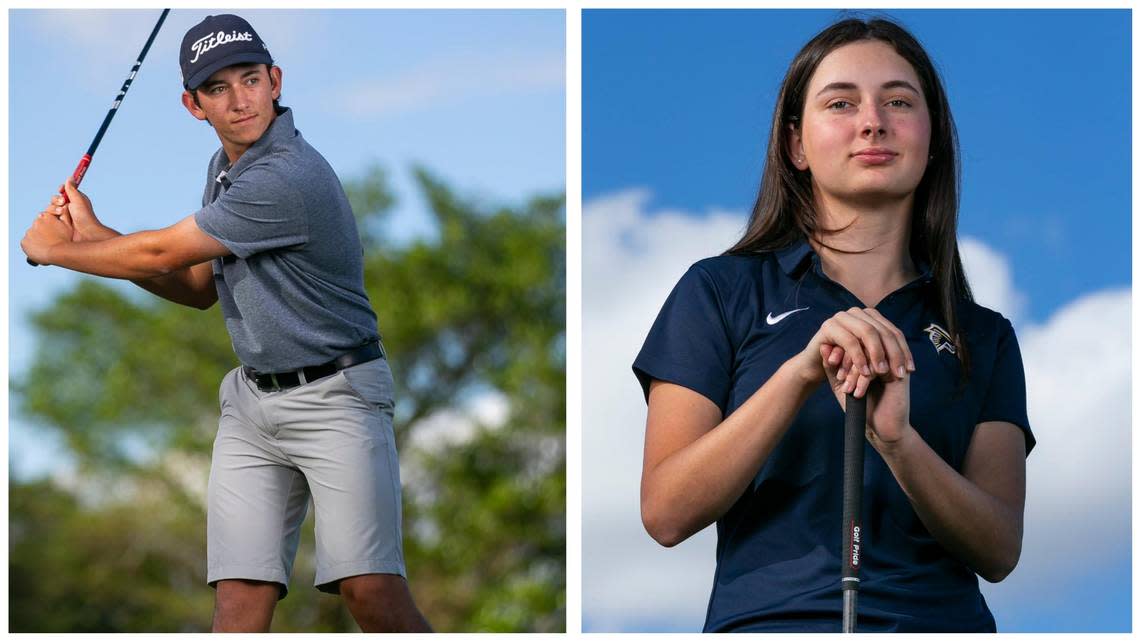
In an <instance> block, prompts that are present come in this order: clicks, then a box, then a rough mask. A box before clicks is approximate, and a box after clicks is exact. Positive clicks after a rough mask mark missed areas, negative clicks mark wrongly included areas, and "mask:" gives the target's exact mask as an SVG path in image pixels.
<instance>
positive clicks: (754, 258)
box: [633, 241, 1035, 632]
mask: <svg viewBox="0 0 1140 641" xmlns="http://www.w3.org/2000/svg"><path fill="white" fill-rule="evenodd" d="M936 301H937V289H936V287H935V285H934V284H933V282H932V277H931V275H930V272H929V270H925V271H924V273H923V275H922V276H921V277H919V278H918V279H916V280H915V281H913V282H911V283H908V284H907V285H905V286H903V287H902V288H900V289H898V290H897V291H895V292H893V293H891V294H889V295H888V296H887V297H885V298H884V299H883V300H882V301H881V302H880V303H879V304H878V306H877V307H876V309H878V311H879V312H880V313H881V314H882V315H883V316H885V317H886V318H887V319H888V320H890V321H891V322H892V323H894V324H895V326H897V327H898V328H899V330H901V331H902V332H903V333H904V334H905V335H906V337H907V343H908V345H909V346H910V350H911V353H912V354H913V356H914V361H915V367H916V371H915V372H914V374H913V375H912V378H911V386H910V397H911V400H910V403H911V407H910V422H911V425H913V426H914V428H915V429H916V430H917V432H918V433H919V434H920V435H921V436H922V439H923V440H924V441H926V443H927V444H928V445H929V446H930V447H931V448H932V449H933V450H934V451H935V452H937V453H938V455H939V456H941V457H942V458H943V459H944V460H945V461H946V462H947V463H949V464H950V465H951V466H952V467H953V468H954V469H955V470H957V471H958V472H959V473H960V472H961V471H962V463H963V461H964V460H965V457H966V450H967V448H968V447H969V444H970V438H971V436H972V435H973V432H974V428H975V426H976V425H977V424H979V423H982V422H985V421H1008V422H1010V423H1013V424H1014V425H1017V426H1018V427H1020V428H1021V429H1022V430H1023V431H1024V434H1025V440H1026V452H1027V453H1028V451H1029V450H1031V449H1033V445H1034V443H1035V440H1034V437H1033V433H1032V431H1031V430H1030V427H1029V420H1028V418H1027V415H1026V407H1025V374H1024V370H1023V368H1022V363H1021V353H1020V351H1019V349H1018V346H1017V338H1016V337H1015V336H1014V332H1013V328H1012V326H1011V325H1010V323H1009V321H1008V320H1006V319H1005V318H1004V317H1002V316H1001V315H1000V314H998V313H996V312H994V311H991V310H989V309H986V308H984V307H982V306H980V305H977V304H974V303H962V304H961V305H959V307H958V317H959V323H960V325H961V331H962V334H963V336H964V338H965V341H966V344H967V346H968V348H969V350H970V359H971V372H970V377H969V379H968V380H967V381H966V383H965V384H964V385H963V384H962V382H961V380H960V373H961V369H960V362H959V360H958V357H957V355H956V354H954V353H953V352H952V351H951V348H952V344H949V343H948V342H947V341H946V339H945V334H944V328H945V322H944V321H943V320H942V319H940V318H939V317H938V316H937V313H936V311H935V310H936V309H937V307H936ZM851 307H865V305H863V304H862V303H861V302H860V301H859V300H858V299H857V298H856V297H855V296H854V295H853V294H851V293H850V292H849V291H847V290H846V289H845V288H844V287H843V286H841V285H839V284H838V283H836V282H834V281H832V280H831V279H829V278H828V277H827V276H826V275H824V273H823V271H822V269H820V263H819V257H818V256H817V255H816V253H815V252H814V251H813V250H812V249H811V246H810V245H809V244H808V243H807V242H805V241H801V242H799V243H797V244H795V245H794V246H792V247H789V248H787V249H783V250H780V251H775V252H762V253H757V254H752V255H746V256H744V255H741V256H733V255H725V256H717V257H715V258H708V259H705V260H702V261H700V262H698V263H696V264H694V265H693V266H692V267H691V268H690V269H689V271H688V272H687V273H686V274H685V275H684V276H683V277H682V278H681V280H680V282H678V283H677V286H676V287H675V288H674V289H673V292H672V293H671V294H670V295H669V298H668V299H667V300H666V301H665V305H664V307H662V309H661V313H660V314H659V315H658V317H657V320H656V322H654V324H653V328H652V329H651V330H650V332H649V336H648V337H647V338H646V339H645V345H644V346H643V347H642V349H641V352H640V353H639V354H638V356H637V360H636V361H635V362H634V365H633V369H634V373H635V374H636V375H637V378H638V379H639V381H640V382H641V386H642V389H643V391H644V393H645V394H646V396H647V397H648V394H649V384H650V382H651V381H652V380H653V379H658V380H662V381H668V382H670V383H676V384H678V385H682V386H684V387H687V388H689V389H692V390H694V391H696V392H698V393H700V394H701V395H703V396H705V397H706V398H708V399H709V400H711V401H712V402H713V403H716V405H717V406H718V407H719V408H720V409H721V412H722V413H723V415H724V416H728V415H729V414H731V413H732V412H734V411H735V410H736V408H738V407H739V406H740V405H741V404H743V403H744V402H745V401H746V400H747V399H748V398H749V397H751V396H752V394H753V393H755V392H756V390H757V389H759V388H760V386H761V385H763V384H764V383H765V381H767V380H768V378H769V377H770V376H772V374H773V373H775V371H776V370H777V369H778V368H779V367H780V366H781V365H782V364H783V363H784V362H786V361H787V360H788V359H789V358H791V357H792V356H794V355H796V354H797V353H799V352H801V351H802V350H803V349H804V347H805V346H806V345H807V344H808V342H809V341H810V340H811V337H812V336H814V335H815V333H816V332H817V331H818V330H819V327H820V326H821V325H822V324H823V322H824V321H826V320H827V319H828V318H830V317H832V316H834V315H835V314H836V313H838V312H840V311H843V310H846V309H849V308H851ZM793 310H798V311H794V312H793ZM789 312H792V313H789ZM784 314H786V315H785V316H783V317H782V318H780V316H781V315H784ZM770 320H775V321H777V322H775V323H771V322H769V321H770ZM864 447H865V448H866V450H865V453H864V456H865V458H864V472H863V479H864V480H863V484H864V485H863V531H864V536H865V538H864V544H865V545H864V550H865V556H864V558H863V565H862V567H861V569H860V575H859V576H860V579H861V583H860V588H859V630H860V631H898V632H919V631H978V632H986V631H989V632H992V631H994V629H995V624H994V618H993V615H992V614H991V613H990V610H989V608H988V607H987V605H986V601H985V599H984V598H983V597H982V594H981V592H980V591H979V590H978V578H977V575H976V574H975V573H974V572H973V571H972V570H971V569H970V568H969V567H967V566H966V565H965V564H964V563H962V562H961V561H959V560H957V559H955V558H953V557H952V556H951V555H950V554H949V552H947V550H946V549H945V548H943V547H942V545H940V544H939V543H938V542H937V541H936V540H935V539H934V537H933V536H931V534H930V532H928V531H927V529H926V527H925V526H924V525H923V524H922V521H921V520H919V518H918V515H917V514H916V513H915V511H914V508H913V507H912V506H911V504H910V501H909V500H908V499H907V497H906V495H905V494H904V493H903V491H902V489H901V488H900V487H899V484H898V482H897V481H896V480H895V478H894V476H893V475H892V474H891V471H890V469H889V468H888V467H887V465H886V463H885V462H884V461H883V459H882V457H881V456H879V454H878V452H876V451H875V449H874V448H873V447H871V445H870V444H869V443H866V442H864ZM842 472H843V412H842V410H841V409H840V407H839V403H838V402H837V401H836V399H835V396H834V395H833V394H832V392H831V390H830V389H829V388H828V386H827V385H826V384H822V385H820V386H819V389H817V390H816V391H815V393H813V394H812V395H811V396H810V397H809V398H808V399H807V401H806V402H805V403H804V405H803V407H801V409H800V411H799V413H798V414H797V415H796V416H795V418H794V419H793V420H792V423H791V425H790V426H789V427H788V430H787V432H786V433H785V435H784V437H783V438H782V440H781V441H780V443H779V444H778V445H777V447H776V448H775V450H774V451H773V452H772V454H771V456H770V457H769V458H768V460H767V461H765V463H764V465H763V467H761V469H760V471H759V473H757V475H756V477H755V478H754V479H753V480H752V483H751V485H750V486H749V487H748V488H747V489H746V490H745V492H744V494H743V495H742V496H741V497H740V498H739V499H737V501H736V503H735V504H733V506H732V507H731V508H730V509H729V510H728V512H727V513H725V514H724V516H722V517H721V518H720V520H718V521H717V524H716V526H717V549H716V559H717V565H716V576H715V579H714V582H713V590H712V595H711V597H710V598H709V606H708V614H707V616H706V619H705V631H706V632H711V631H727V630H742V631H821V632H822V631H834V632H838V631H839V629H840V622H841V618H842V617H841V615H842V603H843V597H842V593H841V591H840V587H839V576H840V557H841V548H842V528H841V521H842V486H843V478H842Z"/></svg>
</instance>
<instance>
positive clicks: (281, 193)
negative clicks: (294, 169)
mask: <svg viewBox="0 0 1140 641" xmlns="http://www.w3.org/2000/svg"><path fill="white" fill-rule="evenodd" d="M286 178H287V177H286V176H285V175H284V174H283V173H282V172H279V171H274V169H273V168H272V166H271V165H270V164H269V163H266V164H261V165H255V166H252V167H248V168H247V169H246V170H245V171H243V172H241V175H239V176H238V177H237V179H236V180H234V182H233V184H231V185H230V186H229V188H228V189H226V190H225V191H224V192H222V194H221V195H220V196H218V197H217V198H216V199H215V200H214V202H212V203H210V204H208V205H206V206H205V207H203V208H202V209H200V210H199V211H198V212H197V213H196V214H194V220H195V221H196V222H197V223H198V227H199V228H200V229H201V230H202V231H204V232H206V234H208V235H210V236H212V237H213V238H215V239H216V240H217V241H218V242H220V243H222V244H223V245H225V246H226V248H227V249H229V250H230V251H231V252H233V253H234V255H235V256H238V257H239V258H243V259H244V258H249V257H250V256H252V255H254V254H257V253H259V252H263V251H269V250H273V249H280V248H283V247H292V246H296V245H303V244H305V243H306V242H308V240H309V221H308V218H307V217H306V214H305V206H304V200H303V196H302V195H301V192H300V191H299V190H298V189H296V188H295V187H294V186H293V185H292V184H290V182H289V181H288V180H286Z"/></svg>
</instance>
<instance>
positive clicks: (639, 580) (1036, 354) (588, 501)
mask: <svg viewBox="0 0 1140 641" xmlns="http://www.w3.org/2000/svg"><path fill="white" fill-rule="evenodd" d="M649 201H650V194H649V192H648V191H646V190H637V189H634V190H629V191H624V192H620V193H616V194H613V195H609V196H606V197H603V198H598V199H595V200H592V201H589V202H587V203H585V204H584V207H583V225H582V234H583V239H582V248H583V250H582V251H583V261H582V262H583V281H582V291H583V297H582V307H583V309H582V319H583V322H582V327H583V358H582V367H583V388H582V397H583V410H582V417H583V426H582V430H583V436H582V447H583V450H582V460H583V473H582V506H583V507H582V509H583V514H582V558H583V566H582V612H583V618H584V620H585V621H586V624H587V625H588V626H589V627H588V628H587V629H591V630H597V631H605V630H609V631H618V630H636V629H645V626H647V625H653V626H654V627H655V628H657V629H662V628H669V627H673V628H686V629H693V630H698V629H700V625H701V624H702V622H703V620H704V613H705V607H706V605H707V600H708V594H709V588H710V586H711V580H712V572H713V569H714V564H715V561H714V554H715V535H714V534H713V531H712V528H709V529H706V530H705V531H704V532H702V533H701V534H700V535H698V536H696V537H693V538H692V539H690V540H688V541H686V542H684V543H682V544H681V545H679V546H678V547H676V548H673V549H668V550H666V549H663V548H661V547H660V546H658V545H657V544H656V543H654V542H653V541H652V540H651V539H650V538H649V536H648V535H647V534H646V533H645V531H644V530H643V529H642V526H641V523H640V518H639V498H638V484H639V480H640V473H641V453H642V452H641V449H642V438H643V435H644V422H645V403H644V401H643V400H642V397H641V391H640V388H639V387H638V385H637V382H636V380H635V379H634V377H633V374H632V372H631V370H630V365H631V364H632V362H633V359H634V357H635V356H636V354H637V351H638V349H640V346H641V343H642V341H643V340H644V338H645V335H646V333H647V332H648V331H649V326H650V325H651V323H652V322H653V319H654V318H655V317H656V315H657V312H658V310H659V309H660V306H661V304H662V303H663V302H664V300H665V297H666V296H667V295H668V293H669V291H670V290H671V288H672V287H673V285H674V284H675V283H676V281H677V279H678V278H680V276H681V274H682V273H683V272H684V271H685V269H687V268H688V266H689V265H690V264H692V263H693V262H695V261H696V260H699V259H700V258H703V257H706V256H712V255H715V254H718V253H720V252H722V251H724V249H726V248H727V247H728V246H729V245H730V244H731V243H732V242H734V241H735V240H736V239H737V238H738V237H739V234H740V232H741V230H742V227H743V225H744V223H745V220H746V216H745V214H744V213H743V212H739V213H728V212H719V213H711V214H707V215H705V216H701V217H695V216H693V215H692V213H690V212H680V211H658V210H652V209H651V207H650V206H649ZM961 249H962V254H963V261H964V263H965V267H966V271H967V274H968V275H969V276H970V279H971V284H972V285H973V287H974V292H975V296H976V297H977V299H978V301H979V302H980V303H982V304H984V305H986V306H988V307H991V308H993V309H996V310H998V311H1000V312H1001V313H1002V314H1004V315H1005V316H1006V317H1007V318H1011V319H1012V320H1013V321H1014V322H1015V323H1016V325H1015V329H1016V330H1017V333H1018V338H1019V342H1020V345H1021V350H1022V354H1023V357H1024V361H1025V367H1026V379H1027V385H1028V403H1029V415H1030V421H1031V423H1032V427H1033V429H1034V432H1035V434H1036V436H1037V439H1038V446H1037V448H1036V449H1035V450H1034V452H1033V453H1032V455H1030V457H1029V460H1028V462H1027V469H1028V490H1027V495H1028V498H1027V507H1026V532H1025V540H1024V547H1023V552H1022V558H1021V563H1020V565H1019V567H1018V569H1017V570H1016V571H1015V572H1014V573H1013V574H1012V575H1011V576H1010V577H1009V578H1007V579H1006V580H1005V581H1004V582H1002V583H1000V584H997V585H989V584H985V583H984V582H982V583H983V592H984V593H985V594H986V597H987V599H988V600H989V602H990V603H991V607H992V609H993V610H994V611H995V616H996V617H997V618H998V621H999V625H1000V624H1001V621H1002V616H1003V612H1009V613H1013V612H1016V613H1017V614H1018V618H1019V619H1020V620H1027V619H1028V620H1030V621H1031V620H1033V613H1034V612H1042V611H1044V610H1043V608H1057V607H1065V608H1080V607H1081V605H1080V604H1081V599H1086V600H1095V599H1097V598H1098V596H1097V594H1095V593H1082V594H1069V593H1067V594H1066V601H1058V600H1057V599H1056V598H1055V597H1050V596H1049V595H1050V594H1052V593H1055V592H1057V589H1056V588H1057V586H1063V585H1066V584H1067V583H1071V582H1072V581H1073V580H1075V579H1076V578H1077V577H1081V576H1083V577H1085V579H1087V576H1088V574H1089V572H1090V571H1092V572H1096V571H1097V570H1098V569H1102V568H1105V567H1109V566H1111V564H1114V563H1115V564H1121V563H1129V562H1130V556H1129V551H1130V549H1131V543H1130V541H1131V539H1130V527H1129V525H1130V523H1131V512H1130V491H1131V483H1130V453H1131V451H1132V450H1131V441H1130V425H1131V414H1130V396H1129V390H1130V389H1131V380H1130V363H1129V354H1130V343H1129V340H1130V338H1129V327H1130V325H1129V315H1130V307H1131V303H1130V296H1129V292H1128V291H1107V292H1098V293H1095V294H1092V295H1089V296H1086V297H1083V298H1081V299H1079V300H1076V301H1073V302H1071V303H1070V304H1068V305H1066V306H1065V307H1063V308H1062V309H1060V310H1058V311H1057V312H1056V313H1055V314H1054V315H1053V316H1052V317H1051V318H1050V319H1048V320H1047V321H1046V322H1044V323H1043V324H1041V325H1039V326H1033V325H1028V324H1025V323H1023V322H1019V321H1018V319H1019V318H1020V316H1021V313H1022V310H1023V309H1024V308H1025V302H1026V301H1025V297H1024V295H1023V294H1022V293H1021V292H1018V291H1017V290H1016V289H1015V287H1014V285H1013V270H1012V268H1011V266H1010V264H1009V260H1008V259H1007V258H1006V257H1005V256H1003V255H1002V254H1001V253H1000V252H998V251H996V250H994V249H993V248H991V247H988V246H986V245H985V244H984V243H982V242H981V241H978V240H976V239H963V240H962V242H961ZM1086 602H1091V601H1086ZM1074 611H1076V610H1074ZM1010 616H1012V615H1010Z"/></svg>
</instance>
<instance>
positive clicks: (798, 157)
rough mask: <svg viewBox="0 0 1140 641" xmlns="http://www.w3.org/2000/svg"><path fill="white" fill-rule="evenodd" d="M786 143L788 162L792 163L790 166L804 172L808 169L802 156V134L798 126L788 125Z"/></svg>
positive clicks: (792, 123) (805, 157)
mask: <svg viewBox="0 0 1140 641" xmlns="http://www.w3.org/2000/svg"><path fill="white" fill-rule="evenodd" d="M786 135H787V141H788V153H789V154H791V157H790V158H788V160H790V161H792V165H794V166H795V168H796V169H799V170H800V171H806V170H807V168H808V162H807V156H805V155H804V137H803V132H802V130H801V129H800V128H799V126H798V125H797V124H796V123H794V122H791V123H788V131H787V132H786Z"/></svg>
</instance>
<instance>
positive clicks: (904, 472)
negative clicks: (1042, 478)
mask: <svg viewBox="0 0 1140 641" xmlns="http://www.w3.org/2000/svg"><path fill="white" fill-rule="evenodd" d="M875 446H876V449H878V451H879V453H880V454H882V456H883V459H884V460H885V461H886V463H887V466H888V467H890V469H891V471H892V472H893V473H894V476H895V478H896V479H897V480H898V482H899V485H900V486H901V487H902V489H903V491H904V492H905V493H906V495H907V497H908V498H909V499H910V503H911V505H912V506H913V507H914V510H915V512H916V513H917V514H918V517H919V518H920V519H921V520H922V523H923V524H924V525H925V526H926V529H927V530H929V531H930V533H931V534H932V535H933V536H934V538H935V539H937V540H938V542H939V543H941V544H942V546H943V547H945V548H946V549H947V550H949V551H950V552H951V553H953V554H954V555H955V556H957V557H958V558H959V559H960V560H961V561H963V562H965V563H966V564H967V565H969V566H970V568H971V569H973V570H974V571H975V572H977V573H978V574H979V575H981V577H982V578H984V579H986V580H987V581H990V582H996V581H1000V580H1002V579H1003V578H1005V576H1006V575H1008V574H1009V573H1010V572H1011V571H1012V570H1013V567H1014V566H1015V565H1016V564H1017V560H1018V557H1019V556H1020V554H1021V537H1022V518H1021V514H1019V513H1018V511H1017V510H1016V509H1015V508H1014V507H1013V506H1010V505H1007V504H1006V503H1005V502H1003V501H1001V500H999V499H998V498H996V497H994V496H992V495H990V494H989V493H987V492H985V491H984V490H982V489H981V488H979V487H978V486H977V485H975V484H974V483H972V482H971V481H970V480H969V479H968V478H966V477H965V476H963V475H961V474H959V473H958V472H957V471H956V470H954V468H952V467H950V465H949V464H947V463H946V461H944V460H943V459H942V457H940V456H938V454H937V453H936V452H935V451H934V450H932V449H931V448H930V446H929V445H927V443H926V442H925V441H924V440H923V439H922V437H921V436H920V435H919V433H918V431H917V430H915V429H914V428H913V427H911V428H909V429H908V431H907V433H906V435H905V436H904V437H903V438H902V439H900V440H899V441H897V442H895V443H894V444H883V443H876V444H875Z"/></svg>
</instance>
